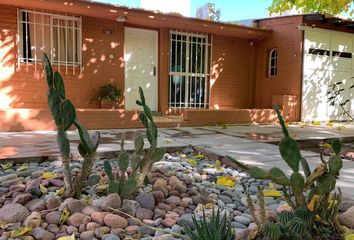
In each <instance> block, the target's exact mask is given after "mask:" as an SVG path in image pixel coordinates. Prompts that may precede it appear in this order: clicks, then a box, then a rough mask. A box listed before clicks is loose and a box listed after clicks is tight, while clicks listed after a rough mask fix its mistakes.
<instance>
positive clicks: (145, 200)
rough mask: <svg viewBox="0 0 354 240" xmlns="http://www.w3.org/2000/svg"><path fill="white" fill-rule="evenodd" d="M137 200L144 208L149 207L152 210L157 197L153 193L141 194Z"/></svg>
mask: <svg viewBox="0 0 354 240" xmlns="http://www.w3.org/2000/svg"><path fill="white" fill-rule="evenodd" d="M135 200H136V201H138V202H139V203H140V206H141V207H142V208H148V209H151V210H152V209H154V207H155V197H154V195H153V194H152V193H143V194H139V195H138V196H137V197H136V198H135Z"/></svg>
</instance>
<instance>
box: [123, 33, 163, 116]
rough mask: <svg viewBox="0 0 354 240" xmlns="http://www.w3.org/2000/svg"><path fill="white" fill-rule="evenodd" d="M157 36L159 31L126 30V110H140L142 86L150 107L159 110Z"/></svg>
mask: <svg viewBox="0 0 354 240" xmlns="http://www.w3.org/2000/svg"><path fill="white" fill-rule="evenodd" d="M157 36H158V34H157V31H153V30H146V29H139V28H131V27H126V28H125V37H124V38H125V40H124V42H125V44H124V60H125V89H124V94H125V109H129V110H132V109H138V106H137V104H136V103H135V102H136V100H137V99H139V86H141V87H142V88H143V90H144V94H145V98H146V102H147V104H148V106H149V107H150V108H151V110H152V111H156V110H157V101H158V97H157V96H158V94H157V72H158V69H157V44H158V42H157Z"/></svg>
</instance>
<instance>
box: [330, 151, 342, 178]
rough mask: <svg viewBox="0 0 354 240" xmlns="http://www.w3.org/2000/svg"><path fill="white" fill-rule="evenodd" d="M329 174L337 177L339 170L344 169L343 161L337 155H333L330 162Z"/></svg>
mask: <svg viewBox="0 0 354 240" xmlns="http://www.w3.org/2000/svg"><path fill="white" fill-rule="evenodd" d="M328 166H329V172H330V173H331V174H332V175H334V176H336V175H338V174H339V170H341V169H342V167H343V161H342V159H341V158H340V157H338V156H337V155H333V156H331V157H330V158H329V160H328Z"/></svg>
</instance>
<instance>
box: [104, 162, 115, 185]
mask: <svg viewBox="0 0 354 240" xmlns="http://www.w3.org/2000/svg"><path fill="white" fill-rule="evenodd" d="M103 168H104V171H105V172H106V174H107V176H108V178H109V180H110V181H114V176H113V171H112V166H111V164H110V163H109V161H108V160H106V161H104V163H103Z"/></svg>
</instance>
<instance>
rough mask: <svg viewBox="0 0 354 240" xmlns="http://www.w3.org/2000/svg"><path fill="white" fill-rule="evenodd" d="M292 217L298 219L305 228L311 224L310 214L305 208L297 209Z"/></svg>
mask: <svg viewBox="0 0 354 240" xmlns="http://www.w3.org/2000/svg"><path fill="white" fill-rule="evenodd" d="M294 215H295V216H296V217H298V218H300V219H301V220H302V221H303V222H304V223H305V224H306V225H307V226H310V225H311V224H312V218H313V216H312V213H311V212H310V211H309V210H308V209H307V208H306V207H299V208H297V209H296V210H295V212H294Z"/></svg>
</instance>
